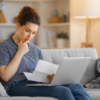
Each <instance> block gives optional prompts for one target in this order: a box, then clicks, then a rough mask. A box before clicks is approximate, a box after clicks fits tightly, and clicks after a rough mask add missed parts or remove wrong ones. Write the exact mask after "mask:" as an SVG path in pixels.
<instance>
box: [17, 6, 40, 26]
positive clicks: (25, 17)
mask: <svg viewBox="0 0 100 100" xmlns="http://www.w3.org/2000/svg"><path fill="white" fill-rule="evenodd" d="M15 19H16V21H17V22H19V23H20V25H21V26H23V25H25V24H26V23H27V22H31V23H34V24H37V25H40V17H39V15H38V14H37V12H36V11H35V10H34V9H33V8H31V7H28V6H24V7H23V8H22V9H21V11H20V12H19V15H18V16H17V17H15Z"/></svg>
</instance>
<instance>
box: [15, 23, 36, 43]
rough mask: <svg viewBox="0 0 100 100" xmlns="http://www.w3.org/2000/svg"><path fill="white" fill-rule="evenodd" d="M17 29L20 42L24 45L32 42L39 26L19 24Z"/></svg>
mask: <svg viewBox="0 0 100 100" xmlns="http://www.w3.org/2000/svg"><path fill="white" fill-rule="evenodd" d="M16 28H17V35H18V38H19V40H20V41H21V40H22V42H23V43H24V42H26V41H30V40H31V39H32V38H33V37H34V36H35V34H36V32H37V30H38V25H37V24H33V23H31V22H27V24H26V25H23V26H20V24H19V23H17V25H16Z"/></svg>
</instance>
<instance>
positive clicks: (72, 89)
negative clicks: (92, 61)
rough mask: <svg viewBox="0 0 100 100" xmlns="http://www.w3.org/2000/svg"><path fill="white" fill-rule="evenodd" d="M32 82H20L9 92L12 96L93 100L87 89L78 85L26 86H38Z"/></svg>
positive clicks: (61, 99) (13, 85) (12, 86)
mask: <svg viewBox="0 0 100 100" xmlns="http://www.w3.org/2000/svg"><path fill="white" fill-rule="evenodd" d="M36 83H37V82H32V81H27V80H24V81H19V82H16V83H14V84H12V85H11V87H10V88H9V91H7V93H8V95H10V96H30V97H35V96H41V97H44V96H45V97H54V98H58V99H59V100H92V99H91V97H90V96H89V95H88V94H87V92H86V91H85V89H84V88H83V87H82V86H81V85H80V84H78V83H73V84H69V85H62V86H51V87H49V86H48V87H45V86H31V87H30V86H26V84H36Z"/></svg>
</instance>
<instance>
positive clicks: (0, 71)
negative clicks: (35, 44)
mask: <svg viewBox="0 0 100 100" xmlns="http://www.w3.org/2000/svg"><path fill="white" fill-rule="evenodd" d="M28 51H29V49H28V45H27V42H26V43H21V44H20V45H19V46H18V51H17V52H16V54H15V56H14V57H13V59H12V60H11V61H10V63H9V64H8V65H7V66H0V77H1V78H2V80H4V81H5V82H7V81H8V80H9V79H10V78H11V77H12V76H13V75H14V74H15V73H16V71H17V69H18V67H19V64H20V62H21V59H22V56H23V55H24V54H25V53H27V52H28Z"/></svg>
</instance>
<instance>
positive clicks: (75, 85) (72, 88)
mask: <svg viewBox="0 0 100 100" xmlns="http://www.w3.org/2000/svg"><path fill="white" fill-rule="evenodd" d="M68 88H70V90H71V91H73V90H76V89H77V90H79V89H83V86H82V85H81V84H79V83H72V84H70V85H68Z"/></svg>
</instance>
